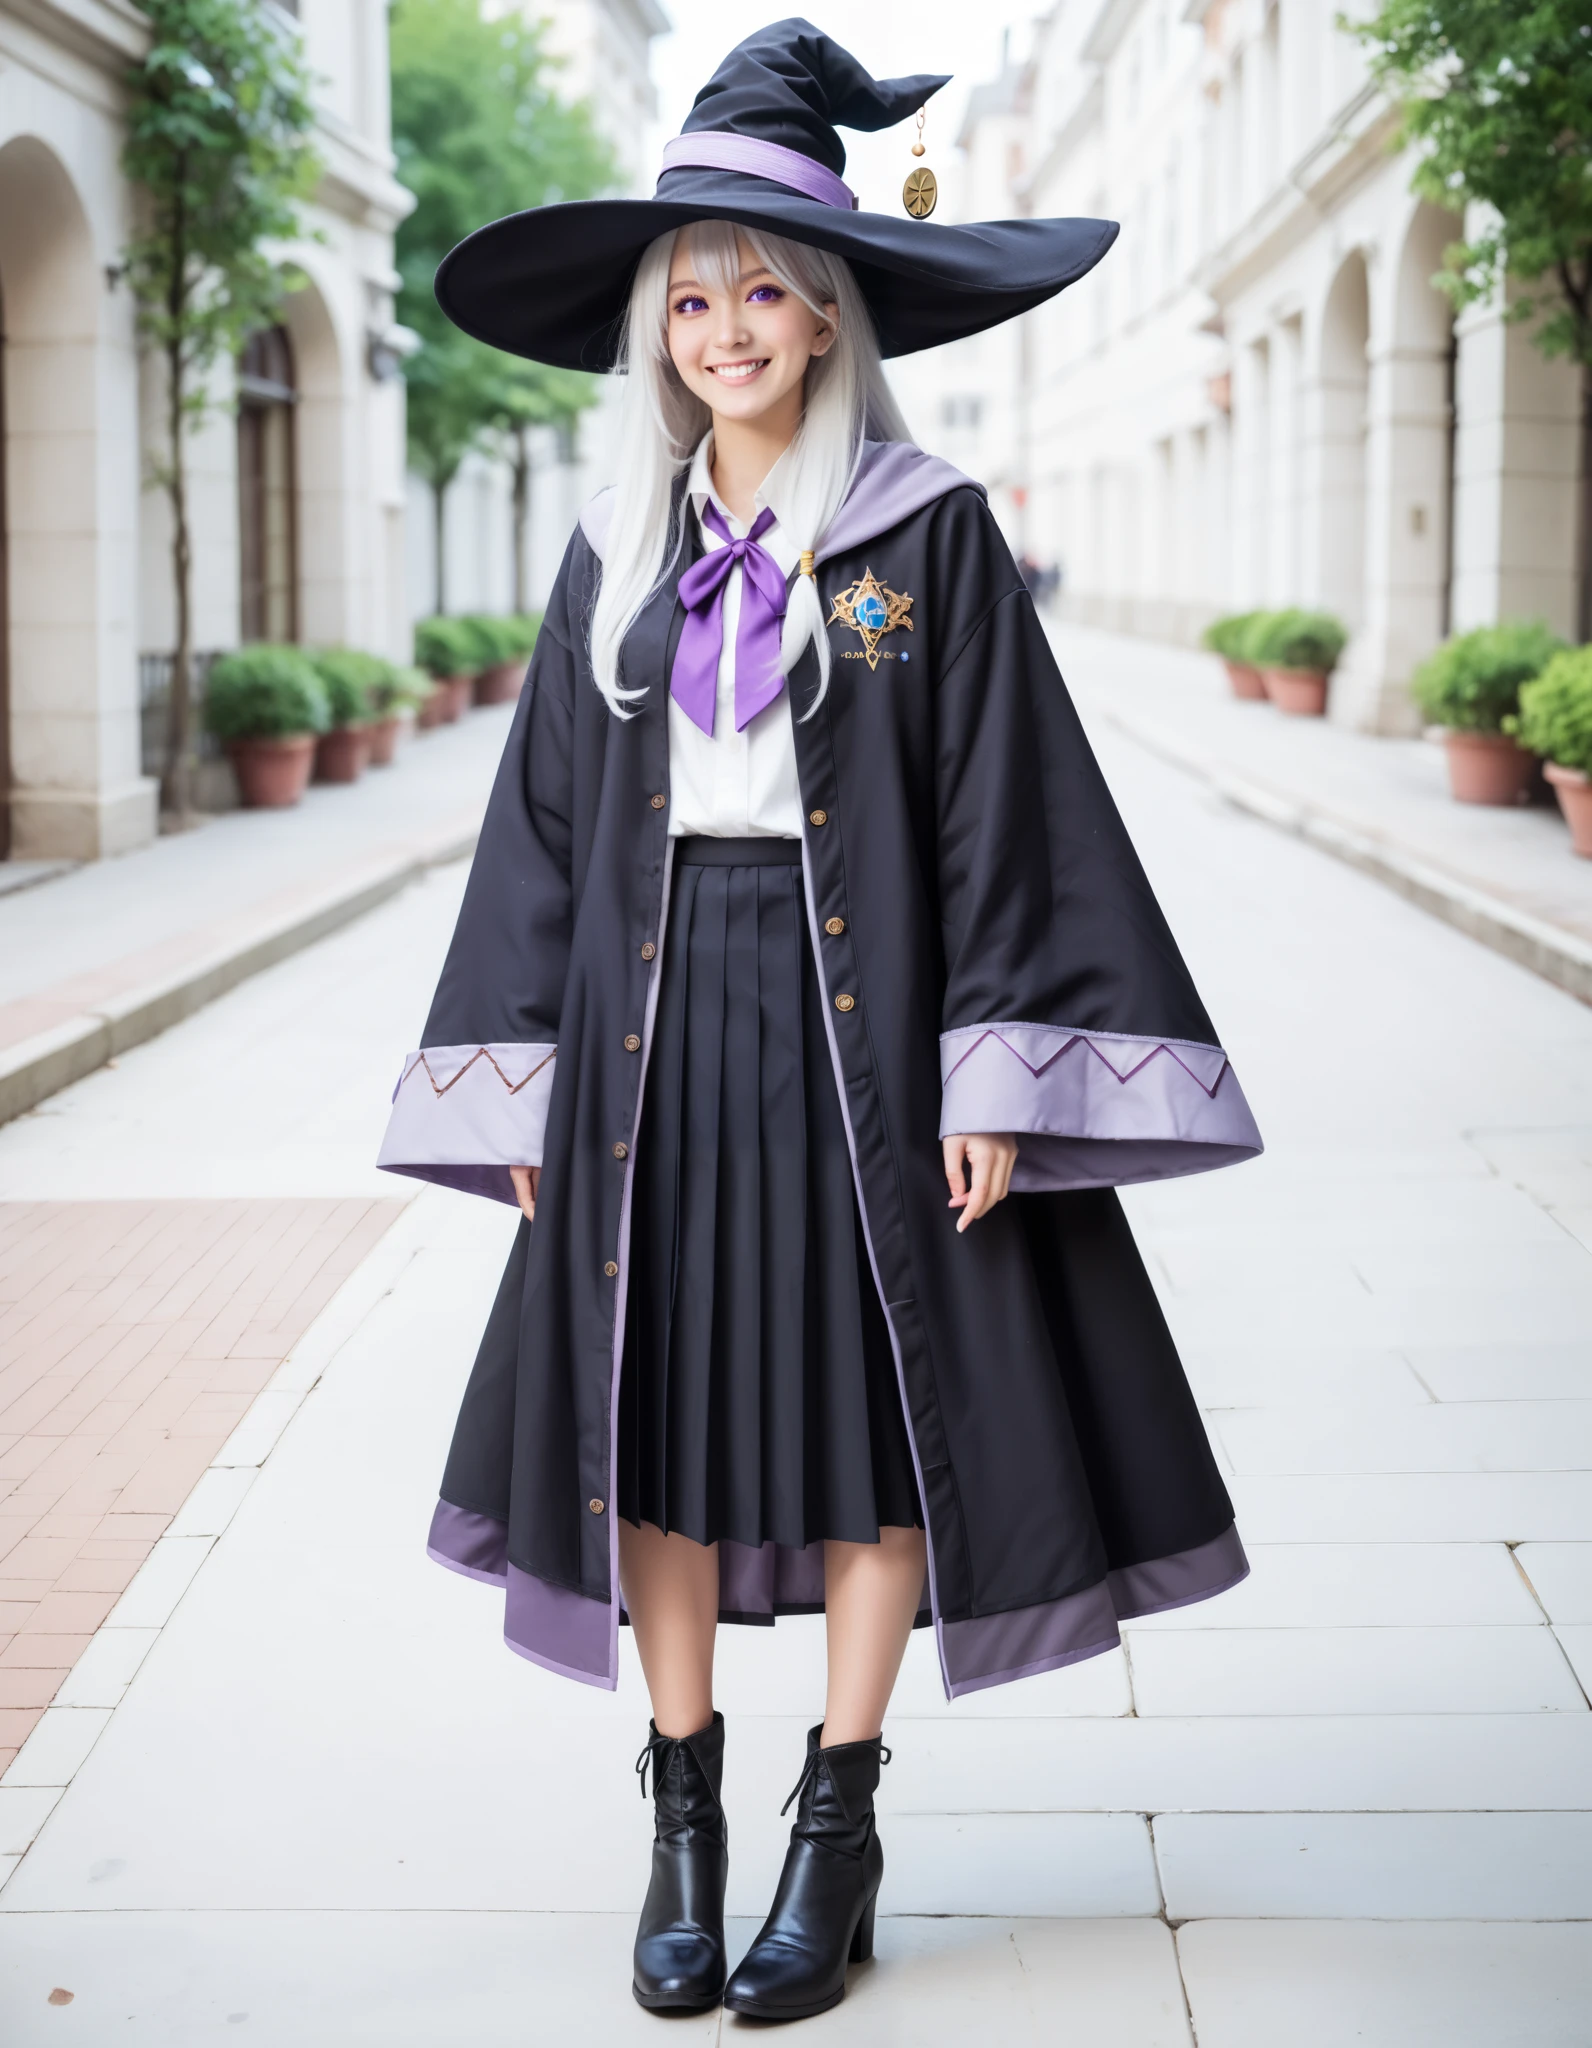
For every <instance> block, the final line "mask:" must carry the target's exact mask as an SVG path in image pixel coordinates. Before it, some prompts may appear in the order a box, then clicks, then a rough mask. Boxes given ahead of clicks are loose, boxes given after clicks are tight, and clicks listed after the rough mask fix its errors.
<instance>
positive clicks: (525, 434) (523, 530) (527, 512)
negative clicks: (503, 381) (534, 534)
mask: <svg viewBox="0 0 1592 2048" xmlns="http://www.w3.org/2000/svg"><path fill="white" fill-rule="evenodd" d="M530 523H531V435H530V429H529V428H528V427H527V426H526V425H525V424H524V423H523V421H522V422H521V423H520V425H519V426H517V427H516V428H515V429H514V609H515V610H516V611H517V612H526V611H529V610H530V603H529V600H528V597H527V593H526V576H525V544H526V541H527V540H528V539H529V537H530Z"/></svg>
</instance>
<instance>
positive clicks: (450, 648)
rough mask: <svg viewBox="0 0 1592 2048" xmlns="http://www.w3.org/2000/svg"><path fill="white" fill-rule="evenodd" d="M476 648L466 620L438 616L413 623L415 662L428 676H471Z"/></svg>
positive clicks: (475, 641)
mask: <svg viewBox="0 0 1592 2048" xmlns="http://www.w3.org/2000/svg"><path fill="white" fill-rule="evenodd" d="M479 644H480V643H479V642H478V640H477V639H476V636H475V635H474V634H473V633H472V632H471V631H470V627H469V622H468V621H467V620H465V619H451V618H442V617H440V616H439V617H437V618H431V619H419V620H417V621H416V624H415V661H416V663H417V664H418V666H419V667H421V668H423V669H424V670H425V671H426V673H427V674H428V675H433V676H443V677H445V676H467V675H473V674H474V673H475V667H476V662H475V656H476V653H477V650H478V648H479Z"/></svg>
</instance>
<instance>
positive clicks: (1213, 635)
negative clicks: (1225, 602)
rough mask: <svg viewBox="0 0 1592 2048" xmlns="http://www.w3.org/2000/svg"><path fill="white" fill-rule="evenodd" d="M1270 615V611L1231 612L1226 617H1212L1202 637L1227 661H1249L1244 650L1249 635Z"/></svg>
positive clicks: (1213, 651)
mask: <svg viewBox="0 0 1592 2048" xmlns="http://www.w3.org/2000/svg"><path fill="white" fill-rule="evenodd" d="M1270 616H1271V614H1270V613H1269V612H1229V613H1228V614H1227V615H1226V617H1225V618H1220V619H1212V620H1211V622H1210V624H1209V625H1208V626H1207V627H1206V628H1205V631H1204V632H1203V633H1202V634H1201V636H1200V637H1201V639H1202V640H1203V641H1204V643H1205V645H1206V646H1207V647H1208V648H1209V649H1210V650H1211V652H1212V654H1219V655H1221V656H1222V657H1223V659H1224V660H1227V661H1248V659H1249V656H1248V655H1247V654H1246V653H1245V652H1244V649H1245V647H1246V646H1247V645H1248V644H1249V638H1248V636H1250V635H1251V634H1252V633H1253V630H1254V628H1255V626H1256V625H1257V624H1258V622H1259V621H1260V620H1262V619H1267V618H1270Z"/></svg>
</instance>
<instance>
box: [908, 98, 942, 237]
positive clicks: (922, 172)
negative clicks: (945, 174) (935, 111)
mask: <svg viewBox="0 0 1592 2048" xmlns="http://www.w3.org/2000/svg"><path fill="white" fill-rule="evenodd" d="M924 111H925V110H924V109H923V108H922V107H919V108H918V139H917V141H916V142H914V143H913V145H912V154H913V155H914V156H922V155H923V116H924ZM939 199H940V181H939V180H938V178H936V177H935V175H934V173H933V172H932V171H931V170H930V169H929V167H928V165H927V164H919V165H918V167H917V169H916V170H913V171H909V172H908V173H907V181H906V183H905V184H904V185H903V186H902V187H901V204H902V205H903V206H904V207H905V208H906V210H907V212H908V213H910V214H911V216H912V218H913V219H914V220H927V219H928V217H929V215H930V214H931V213H932V212H933V211H934V209H935V207H936V206H937V205H938V204H939Z"/></svg>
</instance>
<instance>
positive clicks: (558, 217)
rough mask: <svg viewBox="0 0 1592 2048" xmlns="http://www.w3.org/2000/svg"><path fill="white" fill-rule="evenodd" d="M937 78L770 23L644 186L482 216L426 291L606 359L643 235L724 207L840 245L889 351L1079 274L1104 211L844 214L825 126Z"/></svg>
mask: <svg viewBox="0 0 1592 2048" xmlns="http://www.w3.org/2000/svg"><path fill="white" fill-rule="evenodd" d="M946 82H947V81H946V80H945V79H944V78H943V77H933V76H928V75H925V76H920V77H915V78H885V79H875V78H870V77H869V75H868V73H867V72H866V71H864V70H863V68H862V66H861V65H860V64H859V63H858V62H857V60H856V58H855V57H853V56H851V55H850V54H849V52H847V51H845V50H843V49H841V47H840V45H839V44H838V43H834V42H831V41H830V39H829V37H828V36H825V35H821V34H820V33H819V31H818V30H817V29H815V28H814V27H813V25H812V23H811V22H807V21H801V20H790V21H780V22H775V23H773V24H772V25H771V26H770V27H768V28H763V29H759V30H758V32H757V33H756V34H755V35H753V36H749V37H748V38H747V39H746V41H745V42H744V43H741V44H739V45H738V46H737V47H736V48H735V49H734V50H732V51H731V52H730V54H729V56H728V57H726V58H725V60H724V62H723V63H722V64H721V65H720V66H719V68H718V70H717V71H716V72H715V73H714V74H713V77H712V78H711V79H710V80H709V82H708V83H707V84H706V85H705V86H704V87H703V88H702V90H701V92H699V93H698V94H697V97H696V101H695V104H694V105H693V106H692V109H691V112H690V114H689V115H688V116H687V118H686V123H685V128H684V130H683V132H682V133H681V134H680V135H678V136H677V137H676V138H675V139H674V141H673V142H671V143H670V144H669V145H668V147H667V148H666V149H665V151H664V162H663V171H662V174H661V176H660V177H659V179H658V184H657V189H656V191H655V193H654V195H653V197H652V198H651V199H590V200H579V201H574V202H571V203H569V204H567V205H561V206H537V207H533V208H531V210H530V211H529V212H526V213H514V214H510V215H509V216H508V217H507V219H505V220H496V221H493V222H491V224H490V225H489V226H487V227H484V228H478V229H477V230H476V232H475V233H474V234H473V235H470V236H468V237H467V238H466V239H465V240H464V241H462V242H461V243H460V244H459V246H458V247H457V248H456V249H452V250H450V251H449V252H448V254H447V256H445V257H444V258H443V261H442V264H441V266H440V267H439V269H438V271H437V283H436V291H437V302H438V304H439V305H440V306H441V307H442V310H443V312H444V313H446V314H447V316H448V318H449V319H450V320H451V321H453V323H454V325H455V326H457V327H461V328H463V330H464V332H465V333H466V334H471V335H474V336H475V338H476V339H477V340H478V341H484V342H488V343H490V344H491V346H492V347H494V348H500V349H506V350H508V351H509V353H510V354H512V355H518V356H529V357H530V358H531V359H532V360H533V361H534V362H539V363H552V364H556V365H557V366H558V367H560V368H562V369H569V370H608V369H612V368H613V366H614V361H615V357H616V354H617V352H618V348H619V343H620V338H621V334H622V330H623V326H624V315H625V309H626V307H627V305H628V303H629V300H630V288H631V285H632V283H633V282H634V279H635V274H636V266H637V265H638V264H639V263H640V261H641V258H642V255H643V253H644V251H645V250H646V248H647V246H648V245H649V243H651V242H653V241H655V240H656V239H657V237H658V236H659V235H663V234H667V233H669V231H670V230H671V229H674V228H682V227H688V226H689V225H690V224H691V223H692V222H693V221H699V220H725V221H732V222H734V223H735V224H736V225H737V226H740V227H748V228H764V229H767V230H768V231H769V232H770V233H771V234H776V235H784V236H786V237H788V238H789V239H790V240H791V241H793V242H807V243H810V244H812V245H814V246H816V247H817V248H820V249H828V250H831V251H832V252H833V253H834V254H835V255H837V256H842V257H844V258H845V260H846V262H847V263H849V264H850V266H851V268H852V271H853V273H854V274H855V276H856V279H857V283H858V285H859V287H860V288H861V290H862V292H863V295H864V297H865V298H866V299H867V301H868V306H869V309H870V311H871V312H872V315H873V320H874V325H875V327H876V328H877V330H878V335H879V346H880V348H881V350H882V352H883V353H884V354H885V355H887V356H903V355H910V354H912V352H913V351H914V350H916V349H925V348H934V347H936V346H937V345H938V344H939V343H941V342H945V341H956V340H959V339H960V338H961V337H962V336H963V335H967V334H978V333H981V332H982V331H983V330H984V329H985V328H987V327H995V326H998V325H999V324H1000V322H1001V321H1003V320H1009V319H1011V318H1012V316H1013V315H1014V314H1016V313H1026V312H1027V311H1028V310H1029V308H1030V307H1033V306H1037V305H1040V304H1042V303H1043V302H1044V301H1045V300H1046V299H1049V298H1053V297H1054V296H1055V294H1056V293H1057V292H1059V291H1062V290H1064V289H1065V288H1066V287H1067V286H1068V285H1069V284H1073V283H1075V282H1076V281H1077V280H1078V279H1079V278H1080V277H1082V276H1084V275H1085V273H1086V272H1088V271H1090V270H1092V269H1093V268H1094V266H1095V265H1096V264H1097V263H1098V262H1099V261H1100V258H1101V257H1102V256H1103V255H1104V254H1105V253H1106V251H1107V249H1109V248H1110V246H1111V244H1112V243H1113V242H1114V241H1115V240H1116V236H1117V224H1116V222H1115V221H1108V220H1000V221H979V222H975V223H973V224H971V225H967V226H939V225H936V224H935V223H934V222H932V221H928V220H914V219H912V218H911V216H910V215H907V214H905V213H903V215H902V216H901V218H899V219H897V218H895V217H894V216H893V215H887V214H882V213H864V212H861V211H860V210H858V206H857V199H856V195H855V194H854V193H853V192H852V191H851V190H850V189H849V187H848V186H847V185H846V184H845V183H844V182H843V180H842V178H841V173H842V172H843V171H844V169H845V167H846V152H845V147H844V145H843V144H842V142H841V140H840V137H839V135H838V134H837V133H836V124H837V123H839V124H841V125H842V126H845V127H847V128H858V129H863V130H866V131H873V130H877V129H880V128H888V127H890V126H892V125H893V124H894V123H895V122H897V121H901V120H904V119H906V118H907V117H908V116H909V115H910V114H913V113H915V112H916V111H917V109H918V108H919V107H921V106H922V105H923V103H924V102H925V100H927V99H928V98H929V96H930V95H931V94H932V93H936V92H938V91H939V89H940V87H941V86H942V85H944V84H945V83H946Z"/></svg>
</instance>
